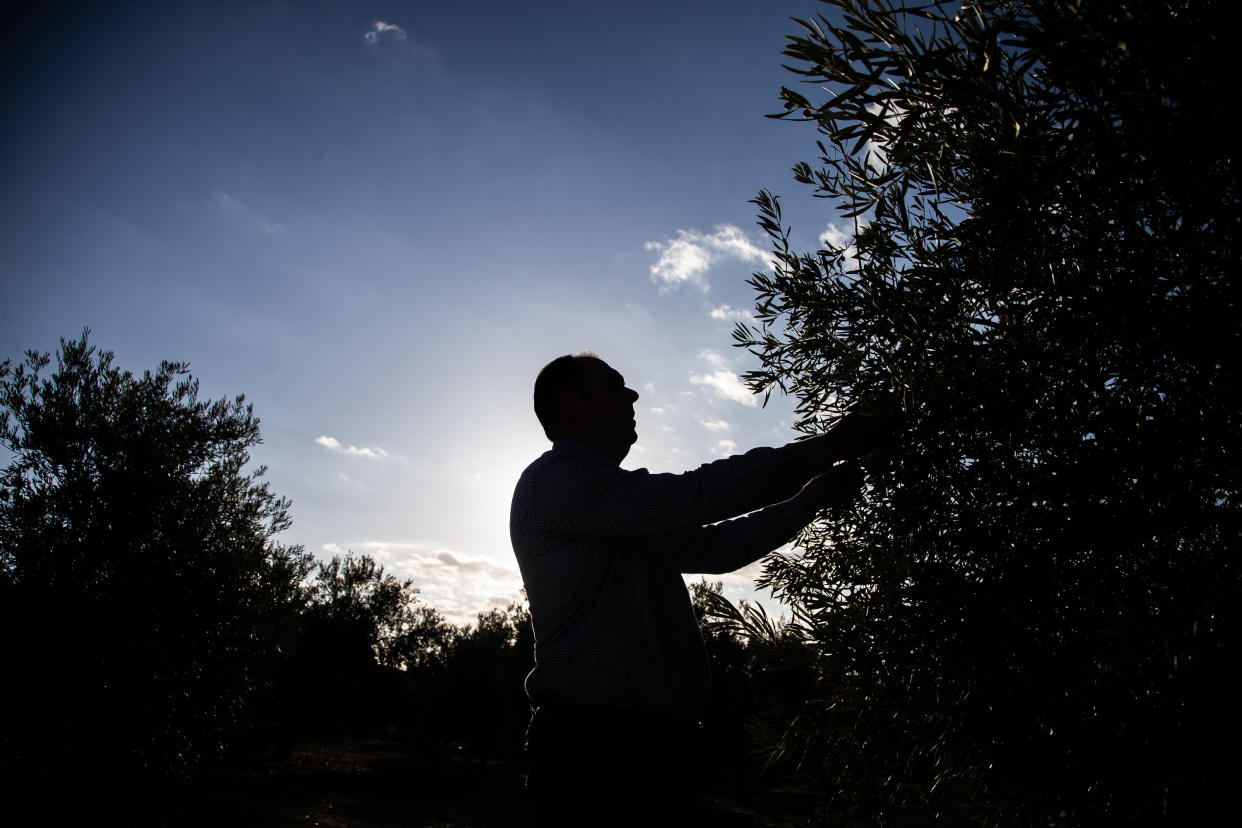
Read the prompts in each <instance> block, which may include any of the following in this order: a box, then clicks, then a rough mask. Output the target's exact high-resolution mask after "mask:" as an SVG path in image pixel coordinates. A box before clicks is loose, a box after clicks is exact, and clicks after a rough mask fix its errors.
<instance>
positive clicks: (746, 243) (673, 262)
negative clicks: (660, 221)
mask: <svg viewBox="0 0 1242 828" xmlns="http://www.w3.org/2000/svg"><path fill="white" fill-rule="evenodd" d="M643 247H644V248H645V249H647V250H658V251H659V252H660V258H659V260H657V261H656V263H655V264H653V265H652V266H651V281H653V282H655V283H656V284H658V285H659V286H660V292H661V293H668V292H669V291H670V290H673V289H674V288H677V287H681V286H682V285H686V284H690V285H694V286H695V287H697V288H699V290H702V291H704V292H706V291H707V289H708V288H709V287H710V284H709V283H708V281H707V271H708V270H709V269H710V268H711V266H712V265H713V264H715V263H716V262H718V261H720V260H721V259H725V258H733V259H740V260H742V261H744V262H752V263H756V264H761V263H764V262H766V261H767V259H768V257H767V255H766V254H765V253H764V252H763V251H762V250H760V249H759V248H758V247H756V246H755V245H754V244H753V243H752V242H751V241H750V239H748V238H746V234H745V233H743V232H742V231H741V230H740V229H739V228H737V227H735V226H734V225H732V224H718V225H716V230H715V232H714V233H700V232H698V231H697V230H678V231H677V238H675V239H669V240H666V241H664V242H654V241H649V242H647V243H646V244H645V245H643Z"/></svg>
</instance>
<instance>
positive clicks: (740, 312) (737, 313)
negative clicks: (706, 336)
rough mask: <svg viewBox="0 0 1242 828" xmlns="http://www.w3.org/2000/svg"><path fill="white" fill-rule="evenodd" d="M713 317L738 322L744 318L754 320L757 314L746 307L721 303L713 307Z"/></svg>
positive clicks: (749, 320) (748, 320)
mask: <svg viewBox="0 0 1242 828" xmlns="http://www.w3.org/2000/svg"><path fill="white" fill-rule="evenodd" d="M712 319H723V320H725V321H727V322H738V321H741V320H743V319H744V320H746V321H747V322H754V321H755V315H754V314H753V313H751V312H750V311H748V310H747V309H746V308H735V307H733V306H731V305H721V306H720V307H718V308H712Z"/></svg>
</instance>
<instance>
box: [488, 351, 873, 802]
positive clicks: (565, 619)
mask: <svg viewBox="0 0 1242 828" xmlns="http://www.w3.org/2000/svg"><path fill="white" fill-rule="evenodd" d="M637 400H638V394H637V393H636V392H634V391H633V390H631V389H629V388H627V387H626V385H625V380H624V378H622V376H621V375H620V374H619V373H617V372H616V371H615V370H613V369H612V368H611V367H609V365H608V364H607V363H605V362H604V361H603V360H601V359H600V358H599V357H597V356H595V355H593V354H580V355H578V356H563V357H560V358H558V359H555V360H553V361H552V362H550V363H549V364H548V365H547V366H545V367H544V369H543V370H542V371H541V372H540V374H539V377H538V379H536V380H535V414H536V415H537V416H538V418H539V421H540V423H541V424H542V425H543V428H544V432H545V433H546V434H547V436H548V438H549V439H551V440H552V441H553V443H552V448H551V449H550V450H549V451H547V452H546V453H544V454H543V455H542V456H541V457H539V458H538V459H537V460H535V462H533V463H531V465H530V466H529V467H527V469H526V471H525V472H523V474H522V477H521V479H520V480H519V481H518V484H517V489H516V491H515V492H514V495H513V506H512V511H511V513H510V524H509V528H510V535H511V537H512V540H513V550H514V553H515V554H516V556H517V560H518V565H519V566H520V567H521V570H522V580H523V581H524V582H525V587H526V595H527V597H528V598H529V600H530V611H531V619H532V623H533V626H534V632H535V669H534V670H533V671H531V673H530V676H529V677H528V678H527V679H526V690H527V693H528V694H529V696H530V698H531V703H532V706H533V707H534V714H533V716H532V719H531V725H530V730H529V732H528V734H527V740H528V741H527V752H528V759H529V770H530V775H529V778H528V787H529V789H530V791H531V794H532V795H533V797H534V799H535V805H536V808H537V810H538V811H539V814H540V819H541V820H542V821H543V822H544V823H545V824H547V825H574V826H588V825H601V824H616V825H653V824H655V825H689V824H691V823H692V822H693V820H694V814H695V803H696V790H695V773H696V760H695V751H694V748H695V743H696V739H697V729H698V718H699V716H700V714H701V711H702V710H703V708H704V707H705V705H706V703H707V701H708V693H709V690H710V687H709V679H710V666H709V664H708V661H707V653H706V650H705V648H704V644H703V639H702V636H701V635H700V633H699V628H698V624H697V623H696V621H695V618H694V612H693V610H692V609H691V606H690V597H689V594H688V592H687V590H686V586H685V583H684V581H683V579H682V573H711V574H716V573H722V572H731V571H733V570H735V569H738V568H739V567H742V566H745V565H746V564H749V563H751V562H752V561H755V560H757V559H759V558H760V557H762V556H763V555H765V554H766V553H768V552H770V551H772V550H773V549H776V548H777V547H779V546H781V545H782V544H784V543H786V542H787V541H789V540H790V539H791V538H792V537H793V536H794V535H795V534H796V533H797V532H798V530H799V529H801V528H802V527H803V526H805V525H806V524H808V523H809V522H810V521H811V520H812V519H813V518H814V517H815V514H816V512H817V511H818V510H819V509H820V508H821V507H823V506H825V505H827V503H829V502H830V501H832V500H834V499H839V498H848V497H852V496H853V495H854V494H855V493H856V492H857V490H858V487H859V484H860V476H859V472H858V471H857V470H856V469H854V468H853V467H852V466H851V465H850V464H848V463H846V464H843V465H840V466H837V467H836V468H832V467H833V464H834V463H836V462H838V461H841V460H848V459H850V458H852V457H855V456H857V455H858V454H860V453H862V452H863V451H864V450H866V449H867V448H868V447H869V444H870V442H871V441H872V440H873V439H874V436H873V435H874V433H875V432H876V428H875V426H874V423H871V422H868V421H866V420H865V419H864V418H860V417H858V416H855V415H851V417H847V418H846V419H845V420H844V421H843V423H842V424H841V425H840V426H838V427H837V428H836V429H834V430H833V431H832V432H830V433H829V434H826V435H822V436H819V437H815V438H812V439H809V440H804V441H800V442H797V443H791V444H789V445H786V446H782V447H780V448H760V449H755V450H753V451H750V452H747V453H746V454H742V455H738V456H736V457H730V458H727V459H724V460H718V461H716V462H714V463H708V464H706V465H703V466H700V467H699V468H698V469H696V470H695V471H690V472H686V473H684V474H650V473H648V472H647V471H646V470H645V469H638V470H636V471H626V470H624V469H622V468H620V464H621V461H622V460H624V459H625V456H626V455H627V454H628V453H629V450H630V446H632V445H633V444H634V442H635V441H636V440H637V439H638V437H637V433H636V431H635V427H636V426H635V419H634V403H635V402H636V401H637ZM829 469H832V470H831V471H830V472H828V473H827V474H824V472H826V471H828V470H829ZM756 510H757V511H756ZM738 515H744V517H736V516H738ZM727 518H735V519H734V520H727V521H726V519H727ZM719 521H726V522H723V523H721V522H719Z"/></svg>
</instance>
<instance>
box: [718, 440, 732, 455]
mask: <svg viewBox="0 0 1242 828" xmlns="http://www.w3.org/2000/svg"><path fill="white" fill-rule="evenodd" d="M716 454H717V455H719V456H720V457H732V456H733V455H735V454H737V443H735V442H733V441H732V440H721V441H719V442H718V443H716Z"/></svg>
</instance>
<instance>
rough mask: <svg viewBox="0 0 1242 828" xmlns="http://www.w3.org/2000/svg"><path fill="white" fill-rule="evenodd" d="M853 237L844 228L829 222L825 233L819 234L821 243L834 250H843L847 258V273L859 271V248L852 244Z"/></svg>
mask: <svg viewBox="0 0 1242 828" xmlns="http://www.w3.org/2000/svg"><path fill="white" fill-rule="evenodd" d="M851 238H852V235H851V234H850V232H849V231H848V230H846V229H844V228H841V227H838V226H837V225H835V224H833V223H831V222H829V224H828V226H827V227H825V228H824V232H822V233H820V234H819V243H820V244H822V245H824V246H825V247H828V248H830V249H832V250H842V251H844V256H845V272H846V273H856V272H857V271H858V248H857V247H855V246H854V245H853V244H850V243H849V242H850V239H851Z"/></svg>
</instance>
